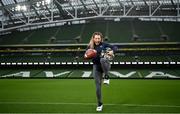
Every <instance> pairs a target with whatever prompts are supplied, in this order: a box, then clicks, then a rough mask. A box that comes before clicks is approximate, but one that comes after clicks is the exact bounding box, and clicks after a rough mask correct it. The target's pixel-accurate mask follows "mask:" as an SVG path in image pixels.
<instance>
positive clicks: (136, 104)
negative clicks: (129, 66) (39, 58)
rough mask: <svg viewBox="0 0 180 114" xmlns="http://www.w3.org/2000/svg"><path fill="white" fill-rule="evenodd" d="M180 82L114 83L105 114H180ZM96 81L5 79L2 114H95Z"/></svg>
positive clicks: (0, 83)
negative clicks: (154, 113)
mask: <svg viewBox="0 0 180 114" xmlns="http://www.w3.org/2000/svg"><path fill="white" fill-rule="evenodd" d="M179 88H180V80H135V79H134V80H132V79H128V80H126V79H112V80H111V84H110V85H109V86H106V85H103V88H102V89H103V90H102V91H103V101H104V109H103V111H102V112H103V113H119V112H120V113H125V112H129V113H140V112H141V113H153V112H156V113H164V112H166V113H170V112H173V113H174V112H176V113H180V97H179V96H180V89H179ZM95 108H96V96H95V84H94V80H92V79H1V80H0V113H74V112H75V113H95V112H96V111H95Z"/></svg>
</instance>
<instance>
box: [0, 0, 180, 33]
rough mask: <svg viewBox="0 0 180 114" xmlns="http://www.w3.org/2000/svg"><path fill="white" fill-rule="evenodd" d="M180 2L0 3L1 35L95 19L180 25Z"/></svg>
mask: <svg viewBox="0 0 180 114" xmlns="http://www.w3.org/2000/svg"><path fill="white" fill-rule="evenodd" d="M179 3H180V0H0V21H1V23H0V32H3V31H8V30H12V29H18V28H22V27H27V26H36V25H42V24H47V23H49V24H50V23H62V22H65V21H77V20H78V21H79V20H87V19H94V18H103V19H114V20H117V21H118V20H120V19H121V18H140V19H144V18H149V19H151V18H153V19H162V20H163V19H165V20H168V19H170V20H175V21H180V13H179V10H180V8H179Z"/></svg>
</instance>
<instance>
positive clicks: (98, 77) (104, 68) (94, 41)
mask: <svg viewBox="0 0 180 114" xmlns="http://www.w3.org/2000/svg"><path fill="white" fill-rule="evenodd" d="M88 49H95V50H96V51H97V55H96V57H95V58H93V59H92V62H93V77H94V79H95V84H96V96H97V102H98V104H97V108H96V111H102V109H103V103H102V96H101V83H102V79H103V75H104V78H105V79H104V83H105V84H109V75H108V72H109V70H110V68H111V65H110V62H109V61H110V60H112V58H113V57H114V54H113V52H114V51H115V47H114V46H112V45H110V44H107V43H104V42H103V35H102V33H100V32H94V33H93V35H92V38H91V40H90V42H89V45H88Z"/></svg>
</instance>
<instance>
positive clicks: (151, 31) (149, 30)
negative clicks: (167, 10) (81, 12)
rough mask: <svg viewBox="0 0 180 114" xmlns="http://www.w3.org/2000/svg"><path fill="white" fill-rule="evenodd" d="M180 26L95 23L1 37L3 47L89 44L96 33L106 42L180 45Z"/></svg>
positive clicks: (173, 23) (139, 22)
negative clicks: (100, 34)
mask: <svg viewBox="0 0 180 114" xmlns="http://www.w3.org/2000/svg"><path fill="white" fill-rule="evenodd" d="M179 26H180V23H178V22H172V23H170V22H146V21H139V20H131V21H120V22H113V21H94V22H93V21H92V22H89V23H86V24H78V25H77V24H65V25H63V26H59V27H49V28H44V27H43V28H40V29H37V28H36V30H29V31H22V32H20V31H12V33H11V34H7V35H1V36H0V44H49V43H52V44H54V43H55V44H68V43H88V42H89V39H90V38H91V35H92V33H93V32H94V31H100V32H102V33H103V34H104V37H105V40H106V41H107V40H108V41H109V42H111V43H124V42H126V43H127V42H167V41H168V42H178V41H180V40H179V37H180V33H179V31H178V30H179ZM41 27H42V26H41Z"/></svg>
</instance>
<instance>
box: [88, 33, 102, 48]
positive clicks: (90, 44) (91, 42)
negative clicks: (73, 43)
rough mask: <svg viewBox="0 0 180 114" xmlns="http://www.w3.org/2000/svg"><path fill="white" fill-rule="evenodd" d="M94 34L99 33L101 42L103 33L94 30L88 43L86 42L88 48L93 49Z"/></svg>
mask: <svg viewBox="0 0 180 114" xmlns="http://www.w3.org/2000/svg"><path fill="white" fill-rule="evenodd" d="M95 35H100V37H101V42H103V35H102V33H101V32H94V33H93V34H92V37H91V39H90V41H89V44H88V47H89V48H90V49H94V40H93V39H94V36H95Z"/></svg>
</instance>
